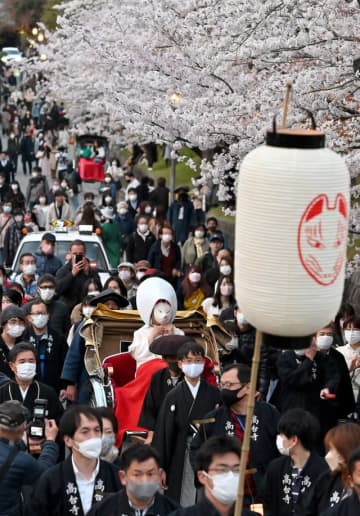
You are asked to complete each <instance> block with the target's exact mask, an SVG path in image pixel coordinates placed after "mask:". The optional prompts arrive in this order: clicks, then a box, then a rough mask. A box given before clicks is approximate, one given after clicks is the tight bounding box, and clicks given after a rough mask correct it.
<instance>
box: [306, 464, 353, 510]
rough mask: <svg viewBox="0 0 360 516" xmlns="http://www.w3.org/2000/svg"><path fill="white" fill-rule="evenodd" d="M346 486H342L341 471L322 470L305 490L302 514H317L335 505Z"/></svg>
mask: <svg viewBox="0 0 360 516" xmlns="http://www.w3.org/2000/svg"><path fill="white" fill-rule="evenodd" d="M347 489H348V488H347V487H345V486H344V483H343V480H342V478H341V473H337V474H333V473H331V472H330V470H328V471H324V473H323V474H322V475H320V476H319V478H318V479H317V480H316V482H315V483H314V484H313V486H312V487H311V488H310V489H309V491H307V493H306V494H305V496H304V498H303V500H302V508H303V514H304V516H318V515H319V514H321V513H322V512H323V511H325V510H327V509H329V508H330V507H334V506H335V505H337V504H338V503H339V502H340V500H341V498H342V495H343V493H344V491H346V490H347Z"/></svg>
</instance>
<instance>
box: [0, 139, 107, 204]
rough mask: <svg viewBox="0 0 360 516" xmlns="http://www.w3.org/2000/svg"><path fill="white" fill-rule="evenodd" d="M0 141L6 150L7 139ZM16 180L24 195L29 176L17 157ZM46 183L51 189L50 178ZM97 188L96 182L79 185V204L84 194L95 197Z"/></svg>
mask: <svg viewBox="0 0 360 516" xmlns="http://www.w3.org/2000/svg"><path fill="white" fill-rule="evenodd" d="M1 141H2V148H3V149H5V150H6V148H7V137H6V136H3V137H2V139H1ZM16 180H17V181H19V183H20V188H21V191H22V192H23V193H24V194H25V192H26V188H27V185H28V181H29V176H28V175H27V176H25V175H24V172H23V168H22V163H21V158H20V157H19V160H18V169H17V172H16ZM48 182H49V187H50V188H51V184H52V178H51V177H49V178H48ZM99 186H100V183H99V182H96V183H88V182H86V183H83V184H82V185H81V193H80V194H79V203H80V204H81V203H82V201H83V198H84V193H87V192H93V193H94V194H95V195H97V194H98V191H99Z"/></svg>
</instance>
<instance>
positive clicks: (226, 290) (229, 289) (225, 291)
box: [220, 285, 234, 296]
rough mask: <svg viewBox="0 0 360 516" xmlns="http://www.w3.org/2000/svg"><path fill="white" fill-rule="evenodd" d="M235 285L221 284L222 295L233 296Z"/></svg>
mask: <svg viewBox="0 0 360 516" xmlns="http://www.w3.org/2000/svg"><path fill="white" fill-rule="evenodd" d="M233 290H234V288H233V286H232V285H221V287H220V294H221V295H222V296H231V294H232V293H233Z"/></svg>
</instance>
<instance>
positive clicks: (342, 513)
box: [320, 493, 360, 516]
mask: <svg viewBox="0 0 360 516" xmlns="http://www.w3.org/2000/svg"><path fill="white" fill-rule="evenodd" d="M358 514H360V500H359V496H358V495H357V494H356V493H353V494H352V495H351V496H350V497H349V498H346V499H345V500H343V501H342V502H341V503H339V504H337V505H335V507H333V508H332V509H328V510H327V511H325V512H322V513H321V514H320V516H357V515H358Z"/></svg>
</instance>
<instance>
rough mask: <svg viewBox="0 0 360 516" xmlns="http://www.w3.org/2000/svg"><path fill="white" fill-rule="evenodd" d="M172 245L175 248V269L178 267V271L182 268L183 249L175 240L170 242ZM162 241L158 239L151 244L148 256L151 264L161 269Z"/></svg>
mask: <svg viewBox="0 0 360 516" xmlns="http://www.w3.org/2000/svg"><path fill="white" fill-rule="evenodd" d="M170 246H171V247H172V249H173V256H174V263H173V265H172V268H173V269H177V270H178V271H179V270H180V269H181V251H180V247H179V246H178V245H177V244H175V243H174V242H171V243H170ZM161 256H162V254H161V241H160V240H156V241H155V242H154V243H153V245H152V246H151V249H150V251H149V254H148V256H147V259H148V260H149V262H150V263H151V266H152V267H154V269H158V270H161Z"/></svg>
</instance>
